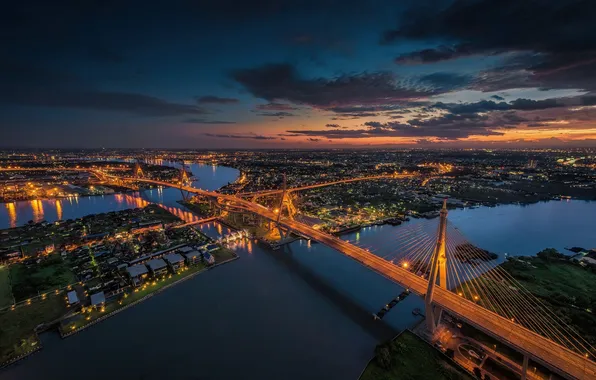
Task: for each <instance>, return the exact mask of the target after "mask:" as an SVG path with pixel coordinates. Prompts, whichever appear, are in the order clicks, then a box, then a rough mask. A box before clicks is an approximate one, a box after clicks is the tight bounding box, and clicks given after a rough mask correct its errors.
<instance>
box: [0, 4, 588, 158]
mask: <svg viewBox="0 0 596 380" xmlns="http://www.w3.org/2000/svg"><path fill="white" fill-rule="evenodd" d="M595 12H596V6H595V5H594V2H591V1H566V0H563V1H552V0H545V1H523V2H520V1H511V0H502V1H488V0H474V1H351V0H345V1H335V0H318V1H310V0H302V1H299V0H296V1H284V0H277V1H267V0H261V1H248V0H247V1H229V0H223V1H216V2H211V1H209V2H207V1H186V0H185V1H176V0H174V1H163V2H162V1H155V2H151V1H149V2H140V1H126V2H117V1H52V2H50V1H19V2H13V3H12V4H10V5H8V7H7V8H5V9H4V11H3V12H2V14H1V15H0V22H1V26H0V31H1V34H0V39H1V47H0V49H1V50H2V57H3V59H2V61H0V83H1V87H0V115H1V116H0V126H1V128H2V137H3V138H2V142H1V143H0V145H2V146H7V147H102V146H105V147H166V148H168V147H182V148H226V147H247V148H251V147H325V146H370V145H380V146H414V145H416V146H513V145H515V146H551V145H561V146H594V145H596V144H594V141H595V140H594V139H596V121H595V120H596V108H595V107H594V105H595V104H596V97H594V95H593V93H594V91H595V89H596V23H595V22H594V19H593V15H594V14H595Z"/></svg>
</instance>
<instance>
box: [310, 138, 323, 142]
mask: <svg viewBox="0 0 596 380" xmlns="http://www.w3.org/2000/svg"><path fill="white" fill-rule="evenodd" d="M307 140H308V141H312V142H319V141H321V139H315V138H312V137H310V138H308V139H307Z"/></svg>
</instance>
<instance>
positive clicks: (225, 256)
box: [213, 247, 238, 263]
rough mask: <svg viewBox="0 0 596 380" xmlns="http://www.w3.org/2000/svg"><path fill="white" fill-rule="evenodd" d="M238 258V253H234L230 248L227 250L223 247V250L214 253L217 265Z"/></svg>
mask: <svg viewBox="0 0 596 380" xmlns="http://www.w3.org/2000/svg"><path fill="white" fill-rule="evenodd" d="M236 256H238V255H236V253H234V251H232V250H231V249H229V248H225V247H222V248H220V249H218V250H217V251H215V252H213V257H214V258H215V262H216V263H221V262H222V261H226V260H229V259H231V258H234V257H236Z"/></svg>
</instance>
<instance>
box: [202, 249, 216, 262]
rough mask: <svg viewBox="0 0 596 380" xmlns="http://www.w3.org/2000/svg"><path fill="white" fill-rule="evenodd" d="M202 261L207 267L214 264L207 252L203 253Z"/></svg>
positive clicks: (211, 256) (213, 259)
mask: <svg viewBox="0 0 596 380" xmlns="http://www.w3.org/2000/svg"><path fill="white" fill-rule="evenodd" d="M203 260H205V262H206V263H207V264H209V265H211V264H215V258H214V257H213V255H212V254H210V253H209V252H203Z"/></svg>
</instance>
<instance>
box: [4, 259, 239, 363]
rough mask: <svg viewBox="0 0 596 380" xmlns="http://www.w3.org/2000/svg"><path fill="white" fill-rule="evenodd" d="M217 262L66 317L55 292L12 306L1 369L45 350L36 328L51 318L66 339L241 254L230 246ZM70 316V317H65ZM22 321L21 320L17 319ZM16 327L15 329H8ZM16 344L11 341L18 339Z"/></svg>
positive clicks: (6, 319)
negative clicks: (22, 304)
mask: <svg viewBox="0 0 596 380" xmlns="http://www.w3.org/2000/svg"><path fill="white" fill-rule="evenodd" d="M213 256H214V257H215V259H216V262H215V264H213V265H211V266H204V265H203V264H197V265H194V266H192V267H186V268H185V269H184V270H181V271H180V272H179V273H177V274H173V275H170V276H168V277H166V278H164V279H162V280H161V281H152V282H149V285H148V286H144V287H142V288H137V289H135V290H132V291H131V292H126V291H125V292H122V293H119V294H118V295H116V296H115V297H112V299H110V300H109V301H108V302H107V303H106V304H105V305H103V306H100V307H99V308H87V309H86V312H83V311H82V312H81V313H77V314H74V315H70V316H66V315H65V313H66V314H67V311H68V310H69V309H67V307H66V304H65V303H64V300H63V296H62V295H51V296H49V297H48V298H47V299H45V300H43V301H42V300H39V301H38V302H36V303H32V304H29V305H27V306H22V307H19V308H16V309H11V310H7V311H5V312H3V313H2V314H0V326H1V327H2V328H1V329H0V337H1V338H2V339H0V342H2V343H0V368H4V367H7V366H9V365H12V364H14V363H16V362H17V361H20V360H22V359H24V358H26V357H28V356H30V355H32V354H34V353H35V352H37V351H39V350H40V349H41V343H40V341H39V338H38V336H37V332H36V330H37V329H38V328H39V327H40V326H44V324H46V323H49V321H56V320H57V321H58V323H59V326H58V331H59V333H60V336H61V337H62V338H66V337H69V336H71V335H73V334H76V333H78V332H81V331H83V330H85V329H87V328H89V327H91V326H93V325H95V324H97V323H99V322H101V321H104V320H106V319H107V318H110V317H112V316H114V315H116V314H118V313H120V312H122V311H124V310H126V309H128V308H130V307H132V306H134V305H137V304H139V303H140V302H143V301H145V300H147V299H149V298H151V297H153V296H154V295H156V294H159V293H161V292H163V291H165V290H166V289H169V288H171V287H173V286H174V285H178V284H180V283H182V282H184V281H187V280H189V279H191V278H193V277H195V276H196V275H198V274H200V273H204V272H206V271H208V270H211V269H214V268H216V267H218V266H220V265H223V264H227V263H229V262H232V261H235V260H237V259H239V258H240V257H239V256H238V255H236V254H235V253H234V252H233V251H231V250H229V249H227V248H221V249H220V250H219V252H214V253H213ZM63 318H66V319H63ZM16 321H18V323H17V322H16ZM8 327H12V328H10V329H9V328H8ZM17 341H18V343H12V344H11V342H17Z"/></svg>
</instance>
